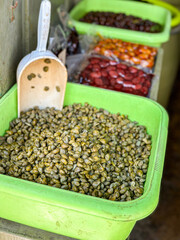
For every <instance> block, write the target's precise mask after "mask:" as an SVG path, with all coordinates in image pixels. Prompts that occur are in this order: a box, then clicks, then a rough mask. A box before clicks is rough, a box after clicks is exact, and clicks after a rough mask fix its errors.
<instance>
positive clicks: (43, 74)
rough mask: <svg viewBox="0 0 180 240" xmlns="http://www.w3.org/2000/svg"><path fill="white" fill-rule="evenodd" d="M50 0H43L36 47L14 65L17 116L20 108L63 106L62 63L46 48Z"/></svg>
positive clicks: (64, 86) (64, 75)
mask: <svg viewBox="0 0 180 240" xmlns="http://www.w3.org/2000/svg"><path fill="white" fill-rule="evenodd" d="M50 14H51V3H50V1H49V0H43V1H42V2H41V6H40V13H39V20H38V44H37V49H36V50H35V51H33V52H31V53H30V54H28V55H27V56H25V57H24V58H23V59H22V60H21V62H20V63H19V65H18V68H17V85H18V116H20V112H21V111H27V110H28V109H29V108H33V107H35V106H38V107H39V108H40V109H43V108H46V107H55V108H56V109H62V107H63V101H64V94H65V88H66V82H67V71H66V68H65V66H64V65H63V63H62V62H61V61H60V60H59V59H58V58H57V57H56V56H55V55H54V54H53V53H52V52H51V51H47V50H46V45H47V39H48V34H49V25H50Z"/></svg>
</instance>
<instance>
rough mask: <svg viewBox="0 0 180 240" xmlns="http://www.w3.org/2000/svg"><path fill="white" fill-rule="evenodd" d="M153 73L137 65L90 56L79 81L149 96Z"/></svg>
mask: <svg viewBox="0 0 180 240" xmlns="http://www.w3.org/2000/svg"><path fill="white" fill-rule="evenodd" d="M152 78H153V74H148V73H146V72H144V71H142V70H139V69H137V68H135V67H129V66H127V65H125V64H123V63H118V62H116V61H112V60H107V59H104V58H99V57H91V58H89V64H88V65H87V66H86V67H85V68H84V70H83V71H82V72H81V73H80V75H79V79H78V80H79V83H81V84H85V85H89V86H94V87H100V88H105V89H110V90H115V91H120V92H126V93H130V94H135V95H140V96H147V95H148V92H149V89H150V87H151V80H152Z"/></svg>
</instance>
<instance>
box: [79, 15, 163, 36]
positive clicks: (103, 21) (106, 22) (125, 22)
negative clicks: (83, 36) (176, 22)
mask: <svg viewBox="0 0 180 240" xmlns="http://www.w3.org/2000/svg"><path fill="white" fill-rule="evenodd" d="M80 21H81V22H86V23H94V24H98V25H103V26H109V27H115V28H123V29H130V30H134V31H140V32H150V33H158V32H161V31H162V26H161V25H160V24H159V23H156V22H152V21H150V20H147V19H142V18H140V17H136V16H132V15H126V14H124V13H113V12H98V11H91V12H88V13H86V14H85V15H84V16H83V17H82V18H81V19H80Z"/></svg>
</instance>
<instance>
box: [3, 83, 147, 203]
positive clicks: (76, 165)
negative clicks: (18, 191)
mask: <svg viewBox="0 0 180 240" xmlns="http://www.w3.org/2000/svg"><path fill="white" fill-rule="evenodd" d="M46 87H47V86H46ZM44 90H45V89H44ZM46 90H49V87H48V89H46ZM150 152H151V136H150V135H148V134H147V132H146V128H145V127H144V126H140V125H138V124H137V122H132V121H130V120H129V119H128V117H127V116H125V115H120V114H119V113H118V114H111V113H109V112H108V111H106V110H104V109H97V108H95V107H93V106H91V105H89V104H88V103H85V104H84V105H81V104H73V105H69V106H65V107H64V108H63V109H62V111H59V110H55V109H54V108H46V109H43V110H39V109H38V108H37V107H36V108H34V109H30V110H29V111H27V112H22V113H21V116H20V118H17V119H14V120H13V121H12V122H11V123H10V129H9V130H7V131H6V133H5V135H4V137H0V174H6V175H9V176H13V177H18V178H22V179H25V180H29V181H33V182H37V183H41V184H45V185H49V186H53V187H57V188H62V189H65V190H70V191H74V192H79V193H81V194H88V195H91V196H95V197H100V198H104V199H109V200H111V201H130V200H133V199H136V198H138V197H140V196H142V194H143V192H144V182H145V180H146V173H147V168H148V163H149V156H150Z"/></svg>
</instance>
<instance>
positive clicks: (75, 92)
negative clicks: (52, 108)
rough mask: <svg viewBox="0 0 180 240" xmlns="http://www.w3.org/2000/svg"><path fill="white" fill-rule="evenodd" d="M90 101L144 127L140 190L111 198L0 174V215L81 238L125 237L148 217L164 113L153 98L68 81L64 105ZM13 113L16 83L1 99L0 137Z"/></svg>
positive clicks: (154, 198)
mask: <svg viewBox="0 0 180 240" xmlns="http://www.w3.org/2000/svg"><path fill="white" fill-rule="evenodd" d="M78 102H80V103H84V102H89V103H90V104H92V105H94V106H96V107H102V108H105V109H107V110H109V111H110V112H113V113H116V112H120V113H122V114H127V115H129V118H130V119H131V120H136V121H138V122H139V124H142V125H145V126H147V131H148V133H149V134H151V135H152V150H151V156H150V162H149V167H148V172H147V179H146V182H145V191H144V194H143V195H142V196H141V197H140V198H138V199H136V200H133V201H129V202H113V201H110V200H106V199H100V198H96V197H92V196H87V195H83V194H79V193H75V192H71V191H67V190H62V189H57V188H53V187H50V186H46V185H41V184H38V183H33V182H29V181H25V180H22V179H17V178H13V177H9V176H5V175H1V174H0V217H2V218H5V219H9V220H12V221H15V222H18V223H22V224H25V225H28V226H32V227H35V228H39V229H43V230H47V231H50V232H54V233H58V234H61V235H66V236H70V237H73V238H77V239H83V240H125V239H126V238H127V237H128V235H129V234H130V232H131V230H132V228H133V226H134V224H135V223H136V221H137V220H140V219H142V218H145V217H147V216H148V215H149V214H151V213H152V212H153V210H154V209H155V208H156V206H157V204H158V200H159V192H160V183H161V177H162V171H163V163H164V155H165V148H166V140H167V127H168V116H167V113H166V111H165V110H164V109H163V108H162V107H161V106H160V105H159V104H157V103H156V102H154V101H152V100H150V99H147V98H143V97H139V96H135V95H130V94H125V93H119V92H115V91H110V90H104V89H99V88H94V87H89V86H88V87H87V86H83V85H79V84H73V83H68V84H67V89H66V96H65V105H69V104H72V103H78ZM15 117H17V87H16V85H15V86H13V87H12V88H11V89H10V91H9V92H8V93H7V94H6V95H5V96H4V97H3V98H2V99H1V100H0V135H3V134H4V132H5V130H6V129H8V127H9V122H10V121H11V120H12V119H14V118H15Z"/></svg>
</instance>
